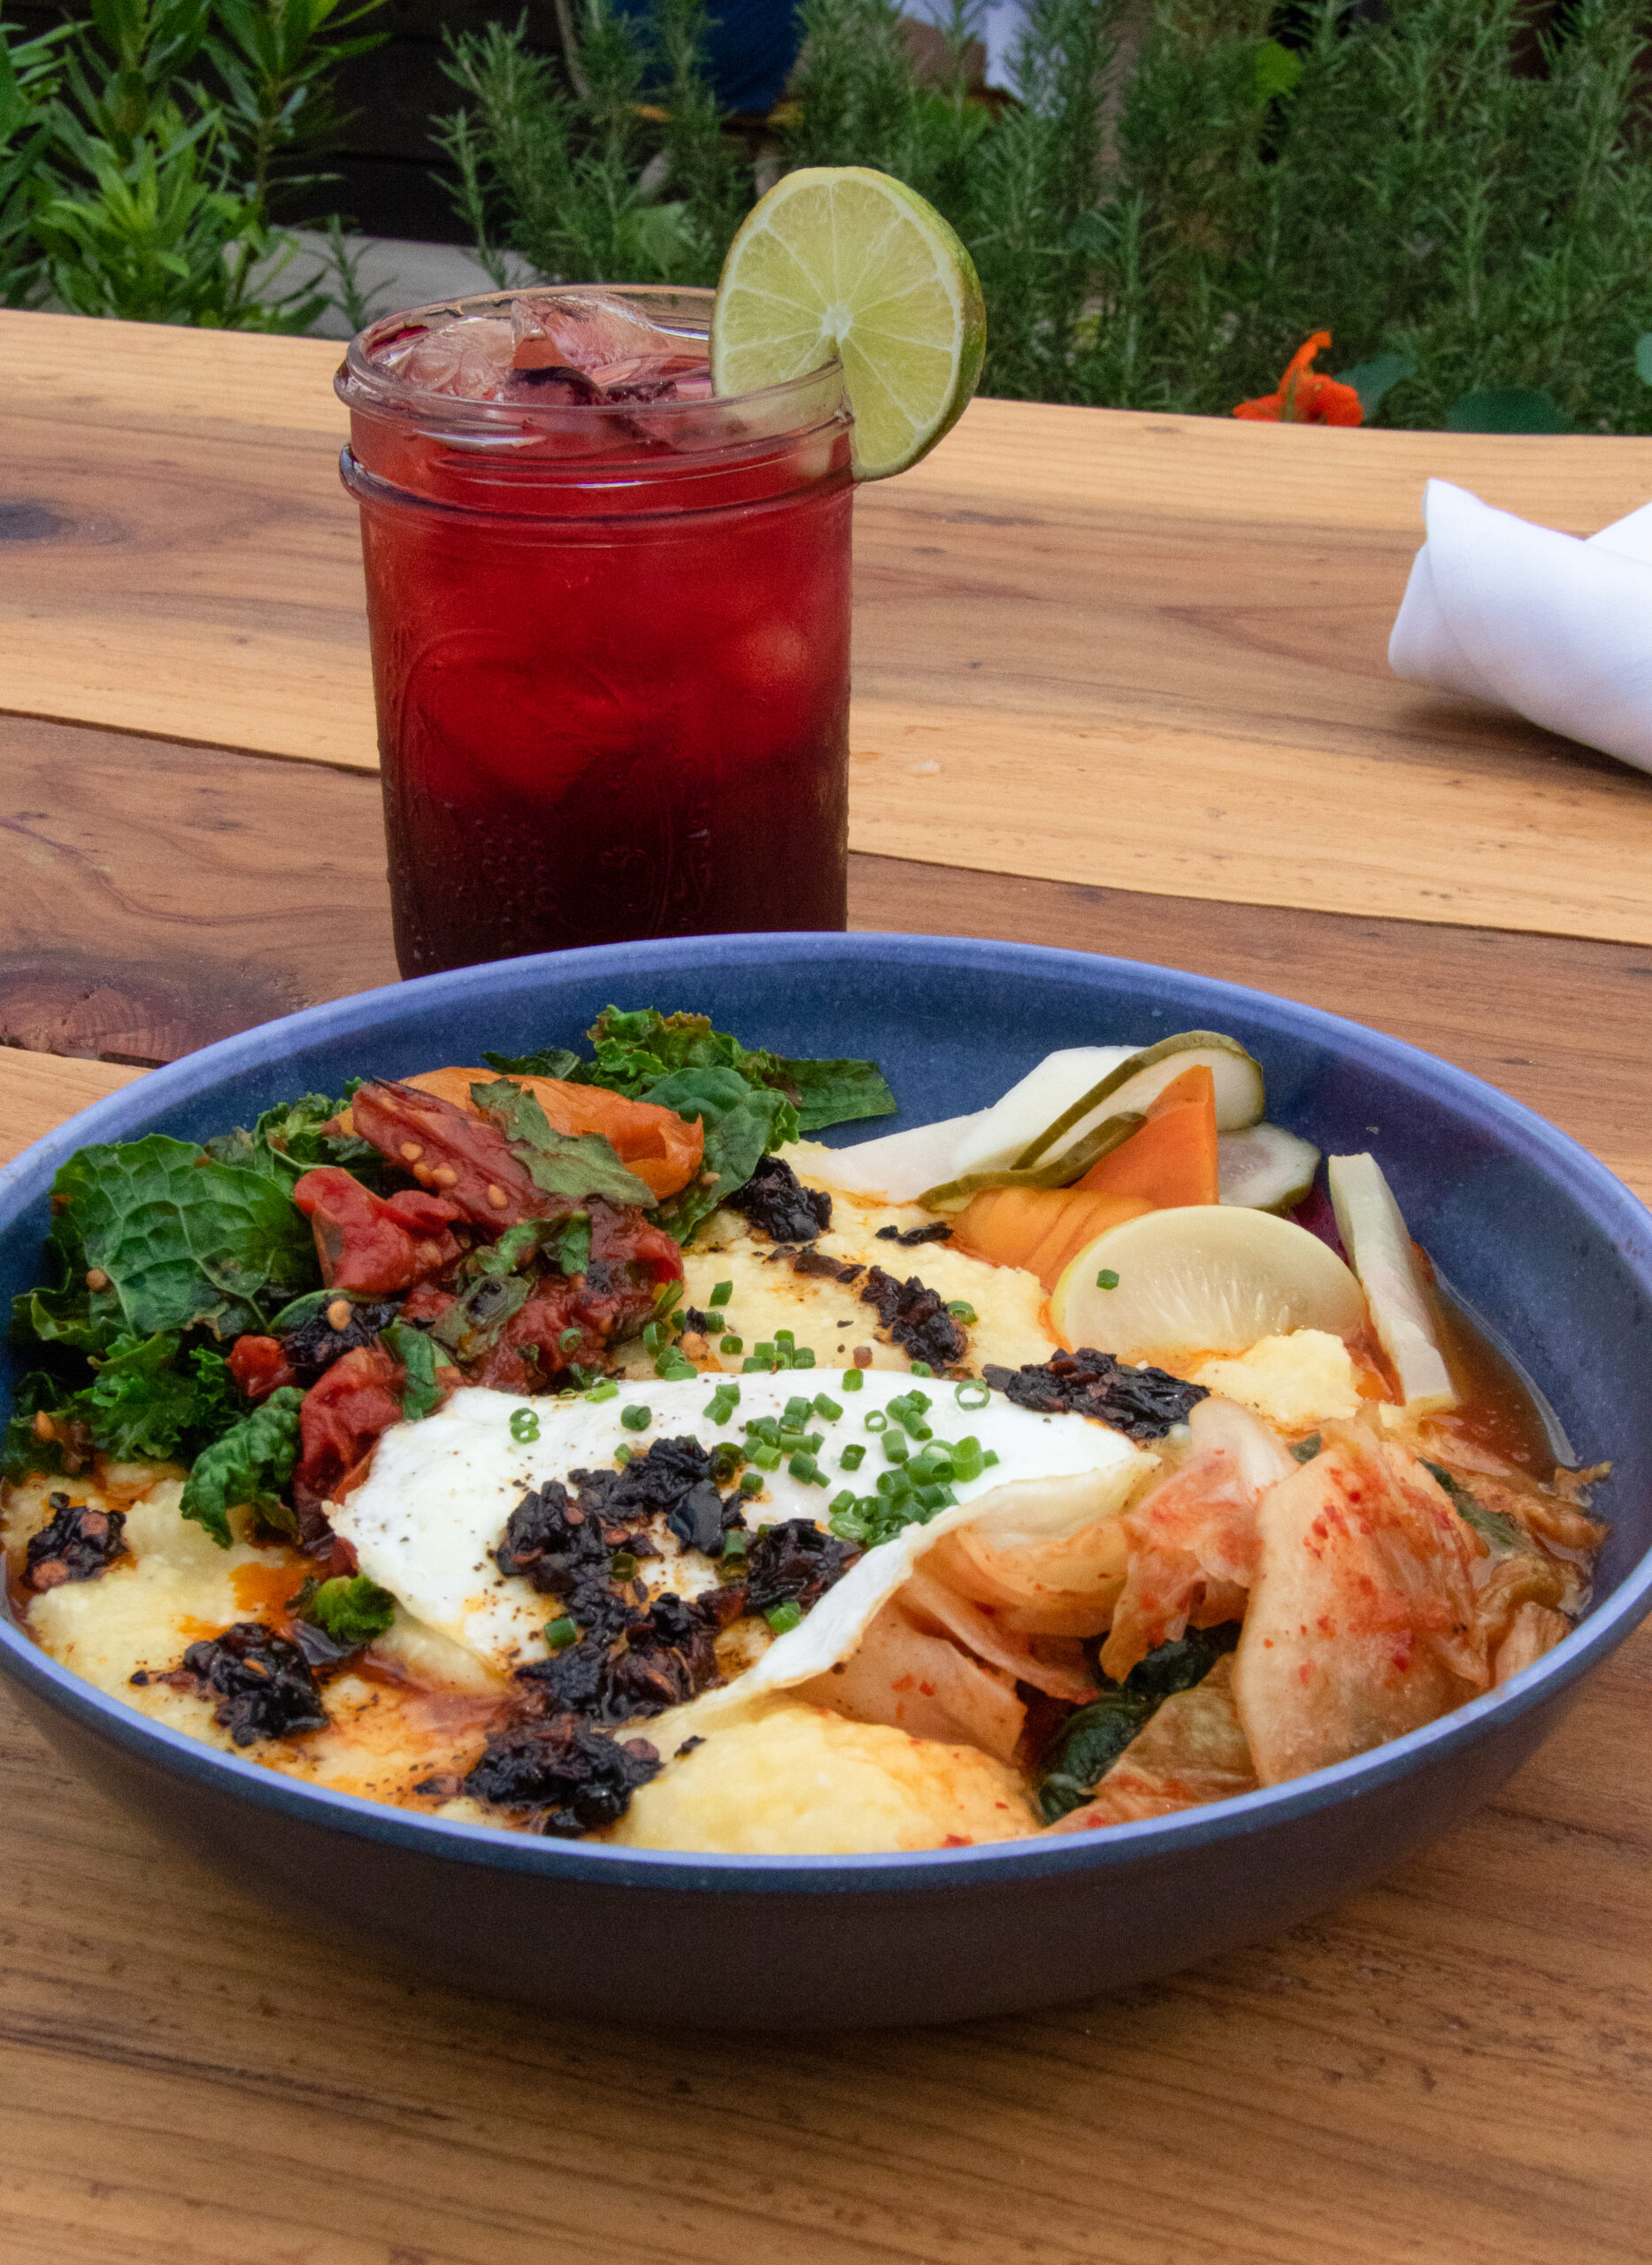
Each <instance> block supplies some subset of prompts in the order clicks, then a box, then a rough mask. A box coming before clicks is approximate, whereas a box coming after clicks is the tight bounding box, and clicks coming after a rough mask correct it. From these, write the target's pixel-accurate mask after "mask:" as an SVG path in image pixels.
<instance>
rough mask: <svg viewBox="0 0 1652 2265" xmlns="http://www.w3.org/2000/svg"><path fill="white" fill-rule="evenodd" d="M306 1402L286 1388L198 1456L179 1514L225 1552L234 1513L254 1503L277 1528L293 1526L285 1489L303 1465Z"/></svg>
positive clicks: (270, 1397)
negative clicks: (301, 1421) (301, 1419)
mask: <svg viewBox="0 0 1652 2265" xmlns="http://www.w3.org/2000/svg"><path fill="white" fill-rule="evenodd" d="M303 1404H304V1394H303V1393H302V1392H300V1391H299V1389H298V1387H297V1386H296V1385H290V1384H285V1385H282V1386H280V1390H279V1391H276V1392H273V1393H272V1394H270V1396H269V1398H268V1399H267V1400H266V1401H263V1402H262V1403H261V1404H260V1405H259V1406H258V1407H257V1408H255V1409H253V1410H252V1412H251V1414H250V1415H249V1416H243V1417H242V1419H241V1421H240V1423H239V1424H236V1425H235V1426H234V1430H233V1431H230V1432H226V1433H225V1435H224V1437H223V1438H222V1439H221V1440H215V1441H214V1442H213V1444H212V1445H211V1447H206V1448H204V1450H203V1451H202V1453H201V1454H199V1455H196V1459H195V1468H194V1469H193V1470H191V1471H190V1473H189V1476H188V1478H187V1479H186V1480H185V1481H184V1489H183V1498H182V1500H181V1501H180V1503H179V1505H178V1508H179V1509H180V1510H181V1513H182V1515H183V1516H185V1517H187V1518H193V1519H194V1520H195V1521H196V1524H197V1525H204V1527H205V1528H206V1530H207V1532H209V1533H210V1534H211V1537H212V1539H213V1540H214V1541H216V1542H217V1543H218V1545H219V1548H220V1549H227V1548H228V1547H229V1545H230V1541H231V1539H232V1537H231V1534H230V1531H229V1513H230V1511H231V1510H232V1509H234V1508H235V1507H236V1506H237V1505H238V1504H239V1503H242V1502H250V1504H251V1505H252V1507H253V1508H254V1509H257V1511H259V1512H260V1513H261V1514H262V1515H263V1516H265V1517H266V1518H268V1519H269V1520H270V1522H271V1523H272V1524H277V1525H281V1526H288V1525H291V1524H292V1523H293V1518H292V1513H291V1511H290V1510H288V1509H286V1507H285V1505H284V1504H283V1503H282V1501H281V1496H280V1489H281V1488H282V1487H283V1486H286V1484H287V1482H288V1479H289V1478H291V1477H292V1475H293V1466H294V1465H295V1464H296V1462H297V1460H298V1410H299V1409H300V1408H301V1407H302V1406H303Z"/></svg>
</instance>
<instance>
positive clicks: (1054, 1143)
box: [1015, 1030, 1267, 1168]
mask: <svg viewBox="0 0 1652 2265" xmlns="http://www.w3.org/2000/svg"><path fill="white" fill-rule="evenodd" d="M1201 1062H1202V1063H1203V1064H1204V1065H1205V1067H1206V1068H1207V1069H1208V1070H1209V1071H1210V1075H1211V1077H1212V1078H1213V1079H1215V1081H1216V1123H1217V1129H1218V1132H1222V1133H1237V1132H1240V1131H1241V1130H1242V1129H1243V1128H1244V1126H1246V1125H1254V1124H1256V1121H1257V1119H1258V1118H1259V1117H1261V1116H1262V1115H1263V1113H1264V1110H1265V1109H1266V1108H1267V1090H1266V1087H1265V1086H1264V1083H1263V1078H1262V1065H1261V1063H1259V1062H1256V1061H1255V1060H1253V1059H1252V1057H1251V1056H1249V1054H1247V1053H1246V1051H1245V1049H1244V1048H1243V1047H1242V1046H1241V1044H1240V1043H1239V1040H1237V1039H1236V1038H1227V1037H1225V1036H1224V1034H1223V1033H1221V1032H1220V1031H1216V1030H1184V1031H1179V1032H1178V1033H1176V1034H1175V1035H1174V1036H1173V1037H1171V1038H1161V1039H1160V1040H1158V1042H1157V1044H1156V1045H1154V1046H1145V1047H1143V1048H1141V1052H1140V1053H1138V1054H1133V1055H1132V1056H1130V1057H1129V1058H1128V1059H1127V1060H1126V1061H1124V1062H1121V1063H1119V1064H1118V1067H1117V1068H1116V1069H1114V1070H1110V1071H1108V1072H1107V1073H1106V1075H1105V1076H1104V1077H1103V1078H1102V1079H1101V1080H1100V1082H1099V1083H1098V1084H1096V1085H1095V1086H1092V1087H1091V1089H1090V1091H1089V1092H1088V1093H1087V1094H1081V1095H1080V1097H1079V1099H1078V1100H1077V1101H1075V1102H1072V1103H1071V1105H1070V1106H1069V1107H1068V1108H1067V1109H1064V1110H1063V1112H1062V1113H1061V1115H1060V1116H1058V1117H1056V1118H1055V1119H1054V1120H1053V1122H1052V1123H1050V1124H1049V1125H1046V1126H1045V1127H1044V1130H1043V1131H1042V1132H1041V1133H1040V1134H1039V1135H1038V1137H1037V1139H1036V1140H1032V1141H1031V1142H1029V1144H1028V1145H1027V1147H1026V1148H1024V1149H1023V1150H1022V1152H1021V1154H1020V1155H1019V1156H1018V1157H1017V1158H1016V1159H1015V1161H1016V1163H1017V1165H1018V1167H1022V1168H1025V1167H1026V1166H1027V1165H1029V1164H1036V1163H1041V1162H1042V1161H1043V1160H1044V1158H1045V1157H1046V1156H1054V1155H1056V1154H1057V1153H1058V1152H1059V1151H1061V1150H1062V1149H1064V1148H1071V1147H1072V1146H1073V1145H1074V1144H1075V1143H1076V1142H1078V1141H1080V1140H1082V1139H1083V1137H1084V1135H1085V1134H1086V1133H1087V1132H1088V1131H1089V1130H1090V1129H1091V1127H1092V1126H1094V1125H1099V1124H1100V1123H1101V1122H1102V1120H1103V1118H1104V1117H1112V1116H1116V1115H1117V1114H1118V1112H1119V1111H1120V1110H1121V1109H1147V1108H1148V1107H1149V1104H1150V1103H1151V1102H1155V1101H1156V1100H1157V1098H1158V1096H1159V1094H1162V1093H1163V1092H1164V1088H1165V1086H1168V1085H1169V1084H1170V1083H1171V1081H1172V1079H1175V1078H1179V1076H1180V1075H1181V1073H1182V1071H1184V1070H1187V1069H1190V1068H1192V1066H1193V1065H1194V1064H1195V1063H1201Z"/></svg>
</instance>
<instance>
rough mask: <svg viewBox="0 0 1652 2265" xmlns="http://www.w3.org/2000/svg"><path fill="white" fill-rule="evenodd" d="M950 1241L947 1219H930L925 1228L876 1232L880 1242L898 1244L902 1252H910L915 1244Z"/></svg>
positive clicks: (880, 1229) (950, 1228)
mask: <svg viewBox="0 0 1652 2265" xmlns="http://www.w3.org/2000/svg"><path fill="white" fill-rule="evenodd" d="M951 1239H952V1225H951V1222H950V1221H949V1220H947V1219H932V1220H931V1221H930V1222H929V1225H927V1226H926V1227H904V1228H903V1227H880V1228H879V1230H878V1240H879V1241H880V1242H898V1243H899V1244H900V1246H901V1248H902V1249H903V1250H911V1248H912V1246H913V1245H914V1244H915V1243H920V1242H949V1241H950V1240H951Z"/></svg>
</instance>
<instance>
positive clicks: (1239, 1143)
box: [1216, 1125, 1319, 1211]
mask: <svg viewBox="0 0 1652 2265" xmlns="http://www.w3.org/2000/svg"><path fill="white" fill-rule="evenodd" d="M1216 1161H1217V1176H1218V1182H1219V1185H1220V1188H1221V1194H1220V1196H1219V1197H1218V1201H1219V1202H1223V1203H1243V1204H1245V1205H1247V1206H1248V1207H1249V1209H1252V1210H1256V1211H1287V1210H1289V1209H1290V1207H1291V1205H1292V1204H1293V1203H1300V1202H1302V1199H1303V1197H1304V1196H1306V1195H1307V1194H1309V1193H1310V1190H1311V1188H1312V1186H1313V1184H1314V1174H1315V1172H1316V1171H1318V1169H1319V1151H1318V1148H1315V1146H1314V1144H1313V1142H1312V1141H1311V1140H1303V1139H1302V1137H1301V1136H1300V1134H1298V1133H1287V1131H1286V1130H1285V1127H1284V1126H1283V1125H1247V1126H1246V1128H1245V1130H1244V1131H1243V1132H1242V1133H1221V1134H1219V1135H1218V1140H1217V1143H1216Z"/></svg>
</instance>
